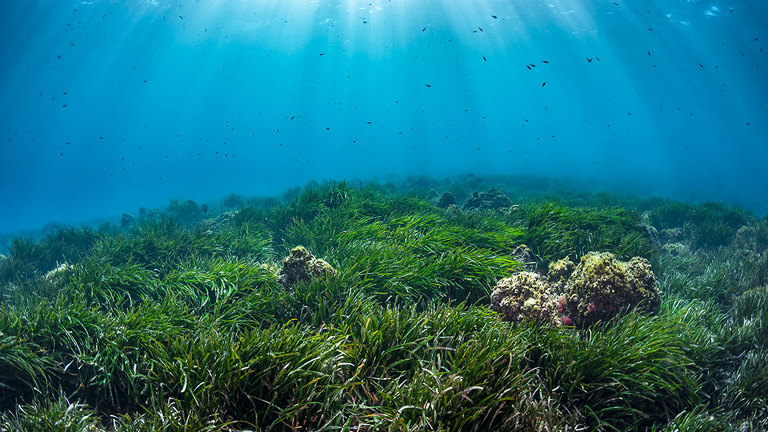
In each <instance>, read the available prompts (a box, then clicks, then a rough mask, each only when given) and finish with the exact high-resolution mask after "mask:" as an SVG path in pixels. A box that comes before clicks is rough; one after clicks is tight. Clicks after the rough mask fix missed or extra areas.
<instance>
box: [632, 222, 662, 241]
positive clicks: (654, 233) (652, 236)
mask: <svg viewBox="0 0 768 432" xmlns="http://www.w3.org/2000/svg"><path fill="white" fill-rule="evenodd" d="M637 229H638V231H640V232H644V233H645V235H646V237H648V239H649V240H651V242H653V243H658V242H659V231H658V230H657V229H656V228H655V227H654V226H653V225H651V224H647V223H639V224H637Z"/></svg>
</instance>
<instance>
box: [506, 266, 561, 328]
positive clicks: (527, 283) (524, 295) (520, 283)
mask: <svg viewBox="0 0 768 432" xmlns="http://www.w3.org/2000/svg"><path fill="white" fill-rule="evenodd" d="M491 301H492V306H491V308H492V309H493V310H494V311H496V312H500V313H501V314H502V315H503V316H504V320H505V321H512V322H521V321H528V320H534V321H536V322H538V323H544V324H552V323H554V322H555V321H556V320H557V309H556V307H555V302H554V301H553V300H552V298H551V296H550V292H549V288H548V286H547V284H546V282H545V281H544V280H543V279H542V278H541V276H540V275H539V274H538V273H533V272H520V273H517V274H516V275H514V276H512V277H508V278H504V279H502V280H500V281H499V282H498V283H497V284H496V286H495V287H494V288H493V293H492V294H491Z"/></svg>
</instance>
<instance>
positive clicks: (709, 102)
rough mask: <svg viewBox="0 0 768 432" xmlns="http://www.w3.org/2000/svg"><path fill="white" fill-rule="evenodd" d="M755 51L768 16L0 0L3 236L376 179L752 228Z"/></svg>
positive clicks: (761, 185) (522, 0)
mask: <svg viewBox="0 0 768 432" xmlns="http://www.w3.org/2000/svg"><path fill="white" fill-rule="evenodd" d="M766 42H768V2H766V1H765V0H742V1H736V0H732V1H714V0H708V1H704V0H700V1H699V0H670V1H661V0H633V1H628V0H617V1H616V2H614V1H611V0H608V1H575V0H574V1H564V0H550V1H546V0H545V1H539V0H518V1H511V0H505V1H495V0H487V1H468V0H450V1H449V0H446V1H429V0H421V1H416V0H410V1H409V0H392V1H377V0H373V1H362V2H361V1H343V2H327V1H289V0H273V1H266V0H247V1H246V0H207V1H183V2H178V1H176V2H168V1H164V0H156V1H148V0H124V1H108V0H92V1H69V0H20V1H9V0H0V48H1V49H2V51H0V101H2V105H0V134H1V135H0V142H1V143H2V144H0V232H9V231H14V230H17V229H23V228H34V227H40V226H41V225H43V224H44V223H46V222H49V221H52V220H56V221H60V222H68V223H72V222H79V221H83V220H86V219H90V218H93V217H98V216H104V215H115V214H117V215H119V214H120V213H122V212H124V211H127V212H132V213H135V212H136V208H138V206H148V207H151V206H159V207H162V206H165V205H167V203H168V199H169V198H183V199H187V198H192V199H197V200H206V199H214V198H218V197H221V196H223V195H225V194H227V193H230V192H240V193H246V194H266V193H279V192H281V191H282V190H283V189H285V188H287V187H289V186H292V185H299V184H303V183H305V182H306V181H308V180H311V179H327V178H334V179H342V178H353V177H362V178H372V177H375V176H379V177H383V176H386V175H388V174H391V173H396V174H400V175H408V174H429V175H435V176H446V175H453V174H458V173H466V172H474V173H475V174H478V175H479V174H483V173H494V174H499V173H509V174H541V175H551V176H556V177H562V176H568V177H577V178H593V179H594V181H595V182H596V184H598V185H601V186H606V187H608V186H615V185H620V184H623V183H624V182H625V181H633V182H635V183H640V184H642V185H643V186H644V188H645V189H646V190H645V192H647V191H651V192H655V193H659V194H663V195H665V196H670V197H680V198H683V199H698V200H704V199H711V200H722V201H726V202H736V203H741V204H742V205H744V206H745V207H747V208H750V209H753V210H756V211H758V212H765V211H767V210H768V176H767V175H766V173H765V171H766V167H767V166H768V139H766V138H767V137H768V130H767V129H766V120H767V119H768V114H767V112H766V111H767V110H766V103H767V102H768V79H766V76H768V74H767V72H768V71H766V69H768V64H765V59H766V55H768V53H766V52H763V47H764V46H765V47H766V48H768V44H766ZM587 58H590V59H592V61H591V62H589V61H587ZM598 58H599V60H598ZM543 61H548V62H549V63H544V62H543ZM526 65H528V66H526ZM530 65H535V67H532V66H530ZM529 68H530V69H529ZM544 82H546V85H545V86H542V84H543V83H544Z"/></svg>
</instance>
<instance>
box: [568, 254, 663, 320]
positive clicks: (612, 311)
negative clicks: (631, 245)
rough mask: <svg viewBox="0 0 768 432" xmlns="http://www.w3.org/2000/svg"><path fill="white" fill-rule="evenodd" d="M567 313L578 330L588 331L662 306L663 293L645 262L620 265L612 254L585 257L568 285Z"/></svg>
mask: <svg viewBox="0 0 768 432" xmlns="http://www.w3.org/2000/svg"><path fill="white" fill-rule="evenodd" d="M565 288H566V292H565V298H566V300H567V306H566V308H565V309H566V310H565V312H567V315H568V317H569V318H571V319H572V320H573V322H574V324H575V325H576V326H577V327H587V326H590V325H592V324H595V323H597V322H598V321H605V320H608V319H610V318H613V317H615V316H617V315H619V314H621V313H622V312H626V311H627V310H629V309H631V308H634V307H638V308H642V309H644V310H647V311H652V310H654V309H655V308H656V307H657V306H658V305H659V301H660V300H659V290H658V288H657V287H656V279H655V277H654V275H653V271H652V270H651V264H650V263H649V262H648V260H646V259H645V258H639V257H634V258H632V259H631V260H629V261H628V262H623V261H619V260H617V259H616V257H615V256H614V255H613V254H611V253H608V252H604V253H597V252H590V253H588V254H587V255H584V256H583V257H581V262H579V265H578V266H576V269H575V270H574V271H573V274H572V275H571V277H570V279H569V280H568V282H567V283H566V286H565Z"/></svg>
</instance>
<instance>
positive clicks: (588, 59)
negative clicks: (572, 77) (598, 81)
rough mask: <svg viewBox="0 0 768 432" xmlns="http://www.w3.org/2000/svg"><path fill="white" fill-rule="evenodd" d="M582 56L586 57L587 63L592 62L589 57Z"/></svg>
mask: <svg viewBox="0 0 768 432" xmlns="http://www.w3.org/2000/svg"><path fill="white" fill-rule="evenodd" d="M584 58H585V59H587V63H592V59H591V58H589V57H584Z"/></svg>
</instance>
